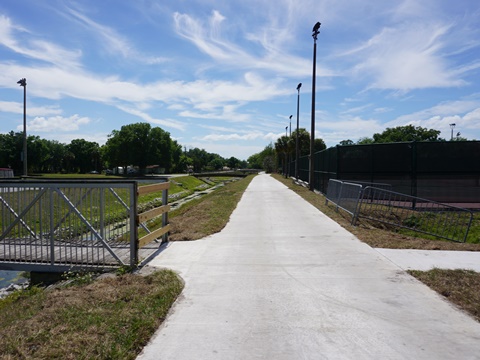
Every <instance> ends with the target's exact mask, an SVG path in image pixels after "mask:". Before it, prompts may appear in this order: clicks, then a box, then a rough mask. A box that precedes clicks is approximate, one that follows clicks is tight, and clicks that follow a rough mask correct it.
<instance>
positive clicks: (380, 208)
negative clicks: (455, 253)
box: [326, 179, 473, 242]
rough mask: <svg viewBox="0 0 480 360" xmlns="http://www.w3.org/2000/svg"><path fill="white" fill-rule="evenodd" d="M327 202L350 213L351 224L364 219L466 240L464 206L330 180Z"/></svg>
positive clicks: (467, 212) (469, 220) (468, 213)
mask: <svg viewBox="0 0 480 360" xmlns="http://www.w3.org/2000/svg"><path fill="white" fill-rule="evenodd" d="M328 202H332V203H334V204H335V205H336V208H337V210H338V208H341V209H343V210H345V211H346V212H348V213H349V214H351V215H352V225H356V222H357V220H358V219H359V218H364V219H368V220H370V221H376V222H381V223H384V224H387V225H390V226H392V227H397V228H404V229H408V230H411V231H413V232H419V233H424V234H427V235H431V236H434V237H437V238H442V239H446V240H450V241H456V242H465V241H466V239H467V236H468V232H469V230H470V226H471V223H472V220H473V213H472V212H471V211H470V210H467V209H462V208H459V207H455V206H450V205H446V204H441V203H438V202H435V201H431V200H427V199H422V198H418V197H414V196H410V195H405V194H401V193H397V192H394V191H390V190H387V189H385V187H384V188H379V187H374V186H366V187H364V188H362V185H360V184H353V183H349V182H344V181H340V180H333V179H330V181H329V184H328V189H327V195H326V204H328Z"/></svg>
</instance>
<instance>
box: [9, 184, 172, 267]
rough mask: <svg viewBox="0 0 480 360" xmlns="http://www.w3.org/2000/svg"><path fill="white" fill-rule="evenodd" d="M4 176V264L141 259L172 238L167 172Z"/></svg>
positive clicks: (113, 263)
mask: <svg viewBox="0 0 480 360" xmlns="http://www.w3.org/2000/svg"><path fill="white" fill-rule="evenodd" d="M160 181H161V182H159V180H158V179H157V180H154V179H152V181H151V182H149V183H148V184H141V185H140V183H139V181H132V180H129V181H126V180H110V179H109V180H108V181H105V180H61V181H59V180H44V181H39V180H1V181H0V269H1V270H16V271H34V272H64V271H69V270H105V269H115V268H118V267H122V266H138V265H142V264H143V263H145V262H147V261H148V260H149V259H150V258H151V257H152V256H155V255H156V253H157V252H158V251H159V249H160V246H161V244H162V243H165V242H166V241H167V240H168V238H167V236H168V231H169V225H168V211H169V209H170V206H169V205H168V189H169V185H170V184H169V182H166V181H165V179H163V180H160Z"/></svg>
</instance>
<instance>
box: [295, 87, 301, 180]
mask: <svg viewBox="0 0 480 360" xmlns="http://www.w3.org/2000/svg"><path fill="white" fill-rule="evenodd" d="M301 87H302V83H299V84H298V85H297V93H298V94H297V136H296V139H295V178H296V179H297V180H298V157H299V153H298V127H299V125H300V124H299V117H298V115H299V108H300V88H301Z"/></svg>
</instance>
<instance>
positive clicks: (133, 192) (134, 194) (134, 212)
mask: <svg viewBox="0 0 480 360" xmlns="http://www.w3.org/2000/svg"><path fill="white" fill-rule="evenodd" d="M129 190H130V266H136V265H137V264H138V249H139V246H138V225H139V221H138V208H137V203H138V182H135V183H134V184H132V186H131V187H130V188H129Z"/></svg>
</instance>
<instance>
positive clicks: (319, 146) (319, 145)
mask: <svg viewBox="0 0 480 360" xmlns="http://www.w3.org/2000/svg"><path fill="white" fill-rule="evenodd" d="M326 148H327V145H325V142H324V141H323V139H315V140H314V141H313V152H314V153H317V152H319V151H322V150H325V149H326Z"/></svg>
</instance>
